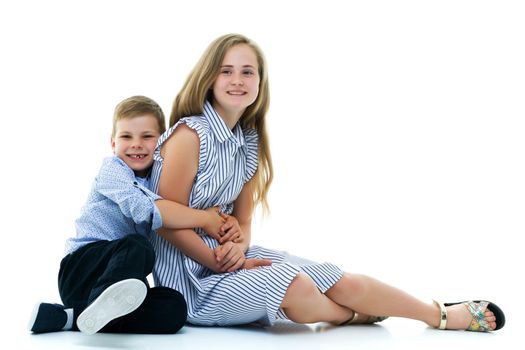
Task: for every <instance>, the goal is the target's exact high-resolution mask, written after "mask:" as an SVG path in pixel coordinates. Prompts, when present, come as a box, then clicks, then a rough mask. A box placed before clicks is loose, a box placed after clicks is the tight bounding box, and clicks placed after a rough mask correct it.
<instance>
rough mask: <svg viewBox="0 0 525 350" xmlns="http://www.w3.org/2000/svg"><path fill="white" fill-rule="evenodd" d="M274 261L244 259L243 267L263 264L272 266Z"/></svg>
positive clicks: (248, 267) (249, 267)
mask: <svg viewBox="0 0 525 350" xmlns="http://www.w3.org/2000/svg"><path fill="white" fill-rule="evenodd" d="M271 265H272V261H271V260H268V259H246V260H244V265H243V266H242V268H243V269H247V270H249V269H254V268H256V267H261V266H271Z"/></svg>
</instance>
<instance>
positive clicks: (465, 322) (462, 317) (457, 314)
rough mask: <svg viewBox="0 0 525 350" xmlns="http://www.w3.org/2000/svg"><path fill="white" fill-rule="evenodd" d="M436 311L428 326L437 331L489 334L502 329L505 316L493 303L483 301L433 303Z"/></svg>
mask: <svg viewBox="0 0 525 350" xmlns="http://www.w3.org/2000/svg"><path fill="white" fill-rule="evenodd" d="M434 305H435V306H434V307H435V308H436V309H437V310H436V311H437V313H436V314H435V315H439V318H437V317H435V316H434V317H433V318H432V320H431V321H430V322H427V323H428V324H429V325H430V326H432V327H436V328H439V329H464V330H467V331H474V332H490V331H495V330H498V329H501V328H503V326H504V325H505V314H504V313H503V311H502V310H501V309H500V308H499V307H498V306H497V305H496V304H494V303H491V302H489V301H485V300H475V301H465V302H460V303H449V304H442V303H440V302H437V301H434Z"/></svg>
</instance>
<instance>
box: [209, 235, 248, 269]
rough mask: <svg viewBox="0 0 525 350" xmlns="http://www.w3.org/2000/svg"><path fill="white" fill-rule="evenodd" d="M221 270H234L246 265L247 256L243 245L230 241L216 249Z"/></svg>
mask: <svg viewBox="0 0 525 350" xmlns="http://www.w3.org/2000/svg"><path fill="white" fill-rule="evenodd" d="M214 252H215V258H216V259H217V264H218V266H219V271H220V272H232V271H235V270H238V269H240V268H241V267H242V266H243V265H244V261H245V260H246V258H245V257H244V252H243V251H242V249H241V247H240V246H239V245H238V244H236V243H233V242H232V241H228V242H226V243H224V244H222V245H220V246H218V247H217V248H215V249H214Z"/></svg>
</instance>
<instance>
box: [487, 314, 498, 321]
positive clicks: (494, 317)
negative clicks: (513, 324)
mask: <svg viewBox="0 0 525 350" xmlns="http://www.w3.org/2000/svg"><path fill="white" fill-rule="evenodd" d="M485 319H486V320H487V322H496V316H494V315H492V316H485Z"/></svg>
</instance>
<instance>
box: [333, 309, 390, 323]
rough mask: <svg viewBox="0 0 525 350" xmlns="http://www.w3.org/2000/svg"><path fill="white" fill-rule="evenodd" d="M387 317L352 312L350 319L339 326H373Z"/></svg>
mask: <svg viewBox="0 0 525 350" xmlns="http://www.w3.org/2000/svg"><path fill="white" fill-rule="evenodd" d="M387 318H388V317H383V316H371V315H367V314H363V313H358V312H355V311H353V314H352V317H350V318H349V319H348V321H345V322H343V323H341V324H340V326H345V325H350V324H374V323H377V322H381V321H384V320H386V319H387Z"/></svg>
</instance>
